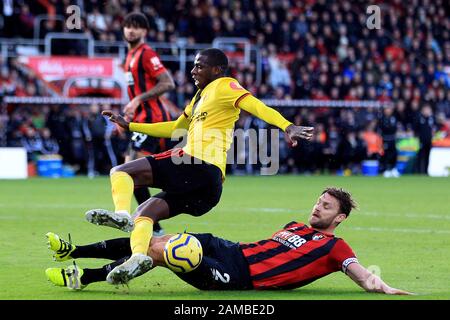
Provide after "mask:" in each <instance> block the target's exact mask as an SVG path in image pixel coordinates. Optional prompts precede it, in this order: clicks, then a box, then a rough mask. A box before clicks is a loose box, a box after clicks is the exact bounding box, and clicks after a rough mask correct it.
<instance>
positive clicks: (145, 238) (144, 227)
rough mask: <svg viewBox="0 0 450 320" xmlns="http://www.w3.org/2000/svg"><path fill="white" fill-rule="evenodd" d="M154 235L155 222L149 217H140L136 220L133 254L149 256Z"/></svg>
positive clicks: (131, 239) (132, 244) (132, 236)
mask: <svg viewBox="0 0 450 320" xmlns="http://www.w3.org/2000/svg"><path fill="white" fill-rule="evenodd" d="M152 234H153V220H152V219H151V218H149V217H142V216H141V217H138V218H136V219H135V220H134V230H133V231H132V232H131V238H130V246H131V252H132V253H133V254H134V253H143V254H145V255H146V254H147V250H148V247H149V245H150V240H151V239H152Z"/></svg>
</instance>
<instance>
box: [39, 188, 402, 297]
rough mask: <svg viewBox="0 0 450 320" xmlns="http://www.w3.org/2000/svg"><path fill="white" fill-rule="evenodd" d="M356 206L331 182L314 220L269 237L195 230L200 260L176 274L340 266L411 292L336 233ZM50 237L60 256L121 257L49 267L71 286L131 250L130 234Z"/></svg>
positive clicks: (249, 283) (210, 279)
mask: <svg viewBox="0 0 450 320" xmlns="http://www.w3.org/2000/svg"><path fill="white" fill-rule="evenodd" d="M355 207H356V204H355V202H354V201H353V199H352V197H351V195H350V194H349V193H348V192H347V191H345V190H343V189H339V188H334V187H330V188H326V189H325V190H324V191H323V192H322V194H321V195H320V197H319V198H318V200H317V202H316V204H315V205H314V207H313V209H312V212H311V216H310V218H309V224H310V226H308V225H306V224H304V223H298V222H291V223H288V224H287V225H286V226H285V227H284V228H283V229H282V230H279V231H277V232H275V233H274V234H273V235H272V236H271V237H270V238H268V239H265V240H261V241H257V242H252V243H235V242H231V241H228V240H224V239H221V238H218V237H215V236H213V235H212V234H209V233H207V234H194V236H195V237H196V238H197V239H198V240H199V241H200V243H201V244H202V248H203V253H204V256H203V259H202V262H201V263H200V265H199V266H198V267H197V268H196V269H194V270H193V271H191V272H188V273H177V276H178V277H180V278H181V279H182V280H184V281H186V282H187V283H189V284H191V285H192V286H194V287H196V288H198V289H201V290H249V289H294V288H298V287H302V286H304V285H307V284H308V283H311V282H313V281H315V280H317V279H320V278H322V277H324V276H326V275H328V274H330V273H333V272H336V271H342V272H344V273H345V274H346V275H347V276H348V277H350V278H351V279H352V280H353V281H354V282H356V283H357V284H358V285H359V286H361V287H362V288H363V289H365V290H366V291H367V292H379V293H385V294H398V295H403V294H411V293H410V292H407V291H404V290H400V289H395V288H392V287H390V286H389V285H387V284H386V283H385V282H384V281H383V280H381V278H380V277H379V276H377V275H375V274H373V273H371V272H370V271H369V270H367V269H366V268H364V267H363V266H362V265H360V264H359V262H358V259H357V258H356V255H355V254H354V252H353V251H352V249H351V248H350V246H349V245H348V244H347V243H346V242H345V241H344V240H342V239H340V238H337V237H336V236H335V235H334V230H335V229H336V227H337V226H338V225H339V224H340V223H341V222H343V221H344V220H345V219H347V217H348V215H349V214H350V211H351V210H352V209H353V208H355ZM171 236H172V235H166V236H163V237H159V238H153V239H152V243H151V245H150V247H149V250H148V255H149V256H151V257H152V259H153V265H154V266H163V267H166V264H165V261H164V257H163V254H164V247H165V244H166V242H167V241H168V239H169V238H170V237H171ZM47 237H48V238H49V244H50V249H51V250H53V251H54V252H55V255H54V257H55V259H56V260H58V261H63V260H67V259H75V258H104V259H113V260H117V261H115V262H113V263H111V264H109V265H106V266H104V267H103V268H99V269H81V268H78V267H77V266H70V267H69V268H67V269H63V268H49V269H47V270H46V274H47V278H48V279H49V280H50V281H51V282H52V283H54V284H55V285H58V286H67V287H69V288H71V289H82V288H84V287H85V286H86V285H88V284H90V283H93V282H97V281H104V280H105V279H107V275H108V273H109V270H111V269H113V268H114V267H115V266H116V265H119V264H121V263H122V262H123V261H124V260H125V259H127V256H129V255H131V250H130V248H129V238H120V239H113V240H107V241H102V242H100V243H94V244H90V245H86V246H75V245H73V244H69V243H68V242H66V241H64V240H62V239H60V238H59V237H58V236H57V235H54V234H51V233H48V234H47ZM119 258H120V259H119Z"/></svg>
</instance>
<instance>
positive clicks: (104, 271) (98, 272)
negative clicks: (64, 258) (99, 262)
mask: <svg viewBox="0 0 450 320" xmlns="http://www.w3.org/2000/svg"><path fill="white" fill-rule="evenodd" d="M128 258H129V257H124V258H122V259H120V260H117V261H114V262H112V263H110V264H107V265H104V266H103V267H101V268H98V269H87V268H86V269H83V275H82V276H81V278H80V280H81V283H82V284H83V285H88V284H90V283H92V282H100V281H105V280H106V276H107V275H108V273H110V272H111V270H112V269H114V268H115V267H117V266H118V265H121V264H122V263H124V262H125V261H126V260H127V259H128Z"/></svg>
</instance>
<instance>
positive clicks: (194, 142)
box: [135, 128, 280, 175]
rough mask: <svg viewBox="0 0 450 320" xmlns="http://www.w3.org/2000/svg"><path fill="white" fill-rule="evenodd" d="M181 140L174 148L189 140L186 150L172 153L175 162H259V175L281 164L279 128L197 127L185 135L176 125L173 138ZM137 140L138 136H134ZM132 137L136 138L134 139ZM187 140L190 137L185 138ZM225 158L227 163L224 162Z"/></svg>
mask: <svg viewBox="0 0 450 320" xmlns="http://www.w3.org/2000/svg"><path fill="white" fill-rule="evenodd" d="M180 138H182V139H181V141H180V142H179V143H177V145H176V146H175V147H174V149H175V148H181V147H183V146H185V145H186V144H188V151H189V152H188V153H189V154H184V155H183V156H178V154H176V153H174V154H172V156H171V159H172V162H173V163H174V164H177V165H178V164H182V163H183V164H200V163H202V160H200V159H203V160H204V161H206V162H209V163H213V164H216V165H223V166H225V165H227V164H238V165H248V164H250V165H260V174H261V175H274V174H277V173H278V170H279V168H280V134H279V130H278V129H259V130H255V129H248V130H243V129H236V130H232V129H227V130H218V129H201V128H200V129H199V130H197V129H196V130H194V131H193V132H191V135H190V136H189V138H188V136H187V135H186V130H185V129H177V130H175V131H174V132H173V134H172V141H177V140H179V139H180ZM136 140H137V139H136ZM136 140H135V141H136ZM188 140H189V141H188ZM225 159H226V163H224V161H225Z"/></svg>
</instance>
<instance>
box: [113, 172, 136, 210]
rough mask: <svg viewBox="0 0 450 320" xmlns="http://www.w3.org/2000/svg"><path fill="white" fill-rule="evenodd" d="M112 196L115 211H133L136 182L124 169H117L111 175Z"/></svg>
mask: <svg viewBox="0 0 450 320" xmlns="http://www.w3.org/2000/svg"><path fill="white" fill-rule="evenodd" d="M110 179H111V189H112V198H113V202H114V207H115V211H116V212H117V211H126V212H128V213H130V211H131V199H132V197H133V191H134V182H133V178H131V176H130V175H129V174H128V173H126V172H123V171H116V172H114V173H113V174H112V175H111V178H110Z"/></svg>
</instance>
